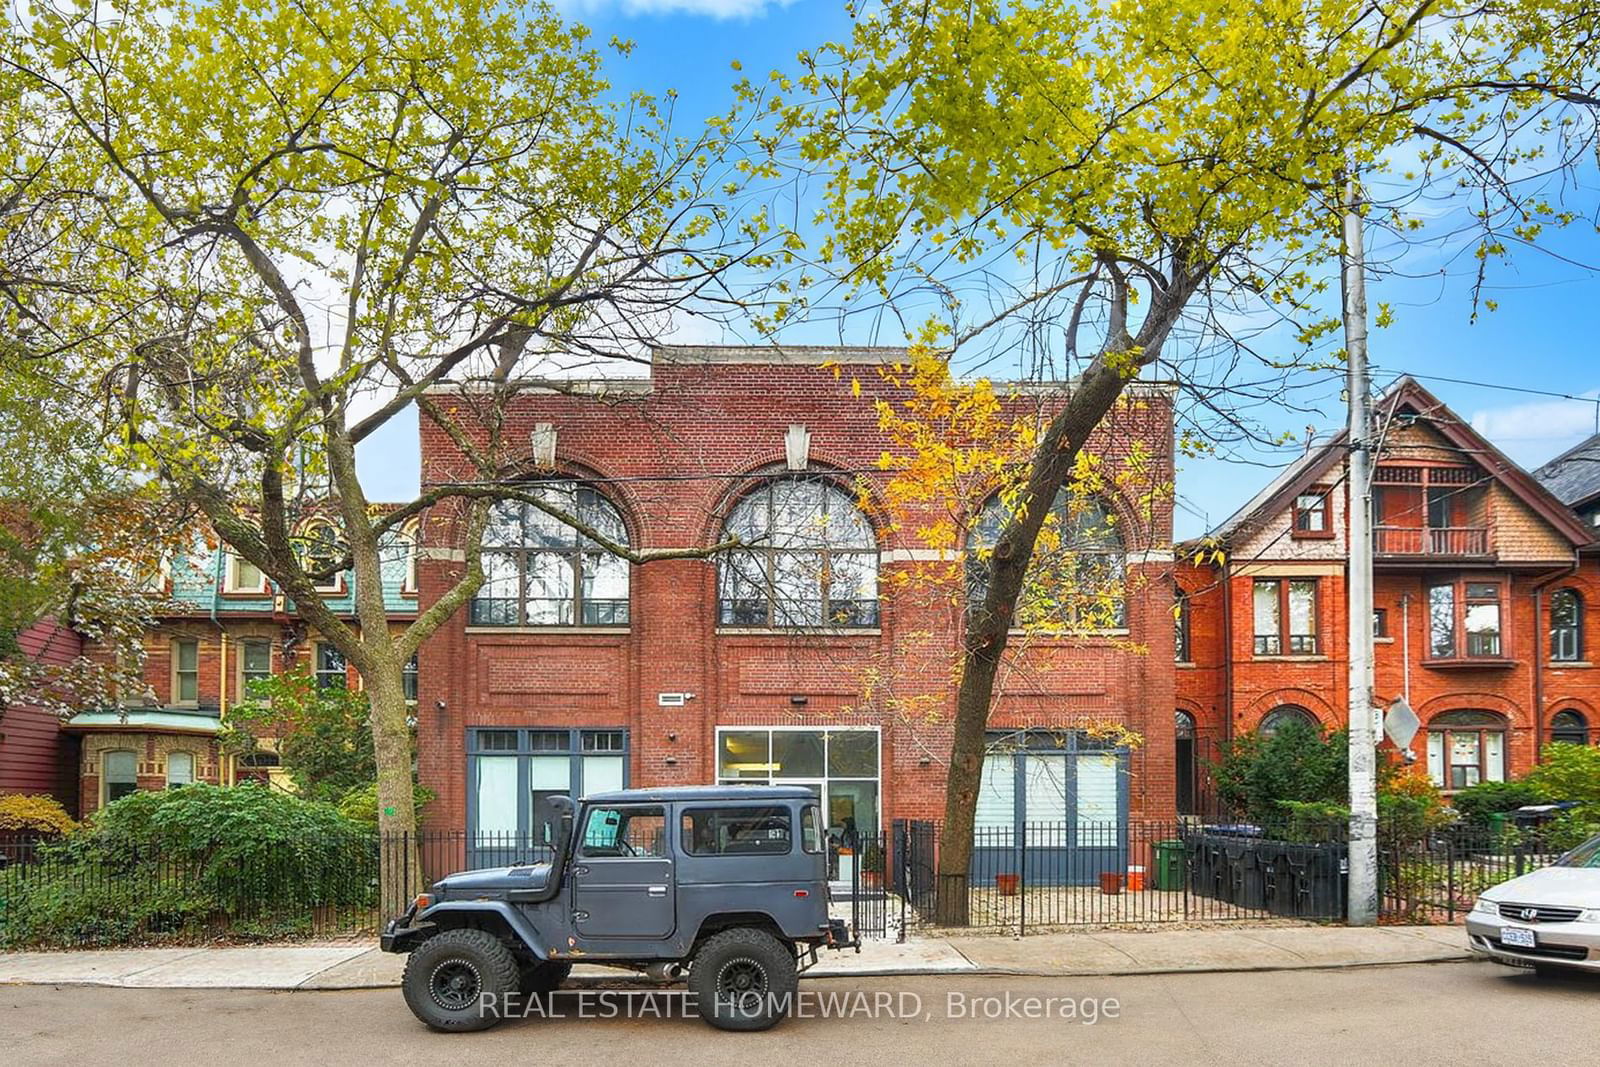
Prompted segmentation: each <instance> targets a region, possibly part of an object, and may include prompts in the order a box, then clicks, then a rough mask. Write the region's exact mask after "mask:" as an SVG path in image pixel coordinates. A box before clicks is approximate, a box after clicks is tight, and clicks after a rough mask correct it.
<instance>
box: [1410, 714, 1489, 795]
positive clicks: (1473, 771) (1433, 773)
mask: <svg viewBox="0 0 1600 1067" xmlns="http://www.w3.org/2000/svg"><path fill="white" fill-rule="evenodd" d="M1428 776H1429V777H1430V778H1432V779H1433V784H1434V785H1437V786H1439V787H1440V788H1441V789H1450V790H1455V789H1466V788H1468V787H1469V786H1474V785H1477V784H1478V783H1479V782H1503V781H1505V780H1506V720H1505V718H1504V717H1502V716H1500V715H1496V714H1495V713H1494V712H1492V711H1475V710H1463V711H1447V712H1445V713H1443V714H1442V715H1435V716H1434V717H1433V720H1432V721H1431V722H1429V723H1428Z"/></svg>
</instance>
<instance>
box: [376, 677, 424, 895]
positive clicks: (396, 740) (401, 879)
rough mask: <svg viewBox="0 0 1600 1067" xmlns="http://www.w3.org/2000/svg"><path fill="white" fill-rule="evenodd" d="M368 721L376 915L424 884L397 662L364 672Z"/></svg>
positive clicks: (407, 727)
mask: <svg viewBox="0 0 1600 1067" xmlns="http://www.w3.org/2000/svg"><path fill="white" fill-rule="evenodd" d="M362 678H363V680H364V681H365V683H366V687H367V700H368V703H369V705H370V717H371V724H372V752H373V757H374V762H375V763H376V765H377V775H378V834H379V837H380V839H381V840H380V847H381V852H380V860H381V868H382V869H381V887H382V890H381V893H380V907H381V909H382V910H381V913H380V918H382V919H385V920H387V919H388V918H390V917H392V916H395V915H399V914H401V913H402V912H404V911H405V909H406V905H407V903H408V902H409V901H410V900H411V898H412V897H414V896H415V895H416V894H418V893H420V892H421V891H422V890H423V889H424V888H426V887H425V886H424V884H423V878H424V877H425V875H424V873H423V871H422V864H421V859H420V855H419V852H420V850H419V848H418V844H417V812H416V806H415V803H414V794H413V793H412V779H411V762H412V754H411V727H410V725H409V723H408V722H407V718H408V715H409V708H408V707H407V705H406V697H405V689H404V684H403V678H402V673H401V666H400V664H399V663H387V662H386V663H384V664H382V665H381V666H377V667H376V668H375V669H374V670H371V671H369V672H367V673H364V674H363V675H362Z"/></svg>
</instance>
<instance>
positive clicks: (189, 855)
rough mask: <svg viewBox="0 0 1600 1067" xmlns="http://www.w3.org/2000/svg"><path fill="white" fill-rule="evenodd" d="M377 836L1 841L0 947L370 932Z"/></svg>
mask: <svg viewBox="0 0 1600 1067" xmlns="http://www.w3.org/2000/svg"><path fill="white" fill-rule="evenodd" d="M379 852H380V850H379V848H378V842H377V837H376V835H353V836H351V837H348V838H345V839H341V840H338V841H331V842H330V841H309V840H302V841H293V842H285V843H284V844H283V845H282V847H279V848H272V849H264V850H253V851H252V854H251V855H249V856H246V857H240V856H226V857H218V856H216V855H214V854H208V853H206V852H204V851H201V852H195V851H191V850H186V849H178V848H158V847H154V846H150V845H143V844H128V845H125V846H119V847H117V848H114V849H107V848H94V849H90V848H86V847H83V845H82V844H81V843H79V842H74V841H71V840H68V841H66V842H55V843H51V842H39V841H27V840H10V841H0V948H5V949H16V948H27V947H33V946H103V945H130V944H149V943H163V942H165V943H193V942H198V941H209V940H217V939H230V940H278V939H293V938H307V937H333V936H342V935H346V934H356V933H364V932H371V931H374V930H375V929H376V928H377V923H378V910H379V909H378V894H379V885H380V875H379Z"/></svg>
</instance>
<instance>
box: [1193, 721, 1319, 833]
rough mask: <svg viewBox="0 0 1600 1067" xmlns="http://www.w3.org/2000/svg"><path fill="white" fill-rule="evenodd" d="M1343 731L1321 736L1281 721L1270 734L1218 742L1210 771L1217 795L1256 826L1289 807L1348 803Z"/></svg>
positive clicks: (1314, 731)
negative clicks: (1218, 750)
mask: <svg viewBox="0 0 1600 1067" xmlns="http://www.w3.org/2000/svg"><path fill="white" fill-rule="evenodd" d="M1348 744H1349V742H1348V741H1347V739H1346V734H1345V732H1344V731H1343V730H1340V731H1337V732H1335V733H1332V734H1329V735H1327V736H1323V734H1322V733H1321V732H1320V731H1319V730H1317V729H1315V728H1314V727H1311V726H1309V725H1306V724H1304V723H1285V724H1284V725H1283V726H1281V727H1279V729H1278V730H1277V731H1276V732H1275V733H1274V734H1273V735H1272V736H1271V737H1263V736H1262V735H1261V734H1258V733H1255V732H1251V733H1246V734H1241V735H1240V736H1239V737H1236V738H1234V739H1233V740H1231V741H1227V742H1224V743H1223V746H1222V757H1221V759H1219V760H1218V761H1217V763H1216V764H1215V765H1214V766H1213V767H1212V776H1213V779H1214V780H1215V782H1216V783H1217V796H1218V798H1219V799H1220V800H1222V802H1223V803H1225V804H1227V805H1229V806H1230V807H1232V808H1233V809H1234V810H1236V811H1237V812H1239V814H1240V815H1242V816H1243V817H1245V818H1247V819H1249V820H1250V821H1252V822H1257V823H1271V822H1274V821H1276V820H1279V819H1281V818H1283V816H1284V815H1285V814H1286V812H1288V811H1289V810H1290V809H1289V808H1288V807H1287V806H1286V805H1289V804H1308V803H1310V804H1336V805H1337V804H1344V803H1346V801H1347V799H1348V787H1347V781H1346V777H1347V774H1346V770H1345V768H1346V762H1347V760H1346V749H1347V746H1348Z"/></svg>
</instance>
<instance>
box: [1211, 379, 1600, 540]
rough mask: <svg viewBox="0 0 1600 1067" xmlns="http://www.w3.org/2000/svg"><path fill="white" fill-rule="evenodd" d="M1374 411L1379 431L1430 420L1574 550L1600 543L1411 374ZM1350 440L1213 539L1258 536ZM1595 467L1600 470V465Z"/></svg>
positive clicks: (1274, 485) (1288, 477) (1282, 478)
mask: <svg viewBox="0 0 1600 1067" xmlns="http://www.w3.org/2000/svg"><path fill="white" fill-rule="evenodd" d="M1373 410H1374V421H1375V422H1376V423H1377V424H1378V425H1379V426H1381V425H1382V422H1383V420H1384V419H1386V418H1389V419H1392V418H1394V417H1395V416H1397V415H1401V414H1413V415H1423V416H1426V417H1427V418H1428V424H1429V426H1431V427H1432V428H1433V430H1434V431H1435V432H1436V433H1438V434H1439V436H1441V437H1443V438H1444V439H1445V440H1446V441H1448V442H1449V443H1450V444H1452V445H1454V446H1455V447H1456V448H1458V449H1460V450H1462V451H1463V452H1465V453H1468V454H1471V455H1472V456H1473V458H1474V460H1475V461H1476V462H1477V463H1478V464H1479V466H1481V467H1483V468H1484V470H1485V471H1487V472H1488V474H1489V475H1490V476H1491V477H1493V478H1496V479H1498V480H1499V481H1500V482H1501V484H1503V485H1504V486H1505V487H1506V488H1507V489H1509V490H1510V491H1511V492H1512V494H1513V495H1515V496H1516V497H1517V498H1518V499H1520V500H1521V501H1522V502H1523V503H1525V504H1527V505H1528V506H1529V507H1530V508H1532V509H1533V511H1534V512H1535V513H1536V514H1538V515H1539V516H1540V517H1541V518H1543V519H1544V520H1545V521H1546V522H1548V523H1550V525H1551V526H1553V527H1555V528H1556V529H1557V530H1558V531H1559V532H1560V533H1561V534H1562V536H1564V537H1565V538H1566V539H1567V540H1568V541H1569V542H1571V543H1572V545H1573V547H1575V548H1577V547H1582V546H1584V545H1588V544H1590V543H1591V542H1593V541H1594V531H1593V530H1592V529H1590V528H1589V527H1588V526H1587V525H1585V524H1584V522H1583V521H1582V520H1581V519H1579V518H1578V516H1577V515H1576V514H1574V513H1573V511H1572V509H1571V508H1569V507H1567V506H1566V505H1565V503H1563V501H1562V500H1561V499H1559V498H1557V497H1556V496H1555V495H1554V494H1553V493H1551V491H1550V490H1549V489H1546V488H1545V487H1544V486H1543V485H1541V484H1540V483H1539V482H1538V481H1537V480H1535V478H1534V477H1533V476H1532V475H1530V474H1529V473H1528V472H1527V471H1525V470H1523V469H1522V468H1521V467H1519V466H1518V465H1517V464H1516V463H1514V462H1513V461H1512V460H1511V459H1510V458H1509V457H1508V456H1507V455H1506V454H1505V453H1504V452H1502V451H1500V450H1499V449H1498V448H1496V447H1495V446H1494V445H1493V444H1492V443H1491V442H1490V441H1489V440H1488V439H1487V438H1486V437H1484V436H1483V435H1482V434H1480V433H1478V431H1476V430H1474V429H1473V428H1472V427H1471V426H1469V425H1468V424H1467V423H1466V422H1464V421H1463V420H1462V419H1461V417H1460V416H1459V415H1457V414H1456V413H1455V412H1454V411H1452V410H1450V408H1448V407H1447V406H1445V404H1444V402H1443V401H1441V400H1440V399H1439V398H1438V397H1436V396H1434V395H1433V394H1432V393H1430V392H1428V390H1426V389H1424V388H1423V387H1422V386H1421V385H1420V384H1419V383H1418V382H1417V380H1416V379H1415V378H1412V377H1411V376H1409V375H1407V376H1405V377H1402V378H1401V379H1400V380H1399V381H1397V382H1395V384H1394V385H1393V386H1391V387H1390V389H1389V391H1388V392H1386V393H1385V394H1384V395H1383V397H1382V398H1381V399H1379V401H1378V402H1377V404H1375V405H1374V406H1373ZM1348 439H1349V433H1348V431H1345V430H1341V431H1340V432H1339V433H1337V434H1335V435H1334V436H1333V437H1331V438H1329V439H1328V441H1327V442H1326V443H1325V444H1323V445H1322V446H1321V447H1320V448H1315V449H1312V450H1311V451H1310V452H1307V453H1306V454H1305V455H1304V456H1303V457H1301V458H1300V459H1299V460H1297V461H1295V462H1294V463H1292V464H1290V465H1289V466H1288V467H1286V468H1285V469H1284V471H1283V473H1281V474H1279V475H1278V477H1277V478H1275V479H1273V481H1272V482H1271V483H1270V484H1269V485H1268V486H1267V487H1266V488H1265V489H1263V490H1262V491H1261V492H1260V493H1257V494H1256V495H1255V497H1253V498H1252V499H1251V500H1250V502H1249V503H1247V504H1245V506H1244V507H1242V508H1240V509H1239V510H1238V511H1236V512H1235V513H1234V514H1233V515H1231V516H1230V517H1229V518H1228V519H1227V520H1226V521H1225V522H1223V524H1222V525H1221V526H1219V527H1217V529H1216V530H1215V531H1213V536H1214V537H1216V538H1217V539H1218V540H1220V541H1223V542H1224V543H1226V542H1227V541H1228V540H1230V539H1231V538H1232V537H1234V536H1235V535H1237V534H1238V533H1239V532H1241V531H1252V530H1253V529H1256V528H1259V527H1260V525H1261V524H1263V523H1265V522H1267V521H1269V520H1270V519H1271V517H1273V516H1275V515H1277V514H1278V513H1279V512H1280V511H1282V510H1283V508H1284V507H1286V506H1287V505H1288V503H1289V501H1290V500H1292V499H1294V497H1295V496H1296V495H1297V494H1299V493H1301V492H1303V491H1304V490H1306V489H1307V488H1309V487H1310V486H1312V485H1314V484H1316V482H1317V480H1318V479H1319V478H1321V477H1322V476H1323V475H1325V474H1326V473H1327V472H1328V471H1329V470H1331V469H1333V468H1335V467H1337V466H1339V465H1341V464H1342V463H1343V460H1344V455H1345V451H1346V445H1345V442H1346V441H1347V440H1348ZM1592 440H1593V441H1595V442H1600V435H1596V437H1595V438H1593V439H1592ZM1580 447H1581V446H1580ZM1597 459H1600V452H1597ZM1552 462H1555V461H1552ZM1583 465H1584V466H1589V465H1590V464H1583ZM1592 465H1593V466H1594V467H1595V468H1596V469H1597V471H1600V461H1597V462H1596V463H1594V464H1592ZM1547 466H1548V464H1547Z"/></svg>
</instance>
